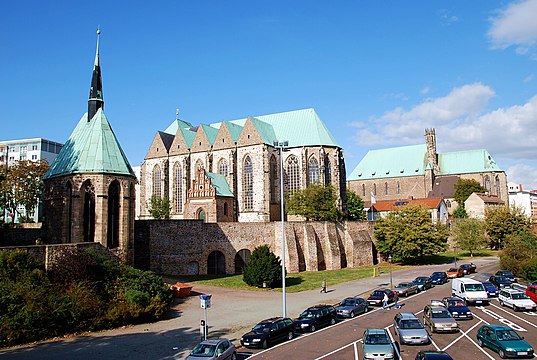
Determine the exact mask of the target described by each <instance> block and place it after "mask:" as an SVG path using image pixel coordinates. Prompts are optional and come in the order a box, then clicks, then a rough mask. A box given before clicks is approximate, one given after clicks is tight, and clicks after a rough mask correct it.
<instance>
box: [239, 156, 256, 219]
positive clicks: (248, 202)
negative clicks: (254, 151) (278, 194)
mask: <svg viewBox="0 0 537 360" xmlns="http://www.w3.org/2000/svg"><path fill="white" fill-rule="evenodd" d="M252 176H253V168H252V160H251V159H250V157H249V156H246V157H245V158H244V162H243V168H242V192H243V205H244V210H253V208H254V184H253V179H252Z"/></svg>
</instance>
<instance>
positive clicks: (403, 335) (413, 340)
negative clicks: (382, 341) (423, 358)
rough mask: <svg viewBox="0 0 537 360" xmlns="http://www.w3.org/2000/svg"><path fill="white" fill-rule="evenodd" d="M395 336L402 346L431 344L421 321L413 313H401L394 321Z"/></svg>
mask: <svg viewBox="0 0 537 360" xmlns="http://www.w3.org/2000/svg"><path fill="white" fill-rule="evenodd" d="M393 328H394V330H395V334H396V335H399V343H400V344H416V345H418V344H429V343H430V342H431V339H430V338H429V334H427V330H425V327H424V326H423V324H422V323H421V321H420V319H418V318H417V317H416V315H414V314H413V313H409V312H401V313H399V314H397V315H395V317H394V319H393Z"/></svg>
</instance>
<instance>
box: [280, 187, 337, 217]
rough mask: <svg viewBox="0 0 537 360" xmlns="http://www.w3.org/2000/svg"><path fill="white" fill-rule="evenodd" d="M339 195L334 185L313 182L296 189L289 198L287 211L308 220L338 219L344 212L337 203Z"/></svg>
mask: <svg viewBox="0 0 537 360" xmlns="http://www.w3.org/2000/svg"><path fill="white" fill-rule="evenodd" d="M336 201H337V197H336V192H335V190H334V187H333V186H332V185H328V186H323V185H321V184H319V183H315V184H312V185H310V186H308V187H307V188H305V189H299V190H297V191H295V192H294V193H293V194H291V196H290V197H289V199H288V200H287V212H288V213H289V214H291V215H301V216H304V217H305V218H306V220H313V221H322V220H324V221H337V220H339V219H341V218H342V217H343V213H342V212H341V210H339V208H338V207H337V205H336Z"/></svg>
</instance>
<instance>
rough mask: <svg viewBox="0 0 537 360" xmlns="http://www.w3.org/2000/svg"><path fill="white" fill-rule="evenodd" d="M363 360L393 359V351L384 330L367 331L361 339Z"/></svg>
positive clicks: (386, 332)
mask: <svg viewBox="0 0 537 360" xmlns="http://www.w3.org/2000/svg"><path fill="white" fill-rule="evenodd" d="M362 350H363V351H362V354H364V360H377V359H379V360H385V359H394V358H395V350H394V348H393V344H392V342H391V339H390V336H389V335H388V331H387V330H386V329H367V330H366V331H364V336H363V337H362Z"/></svg>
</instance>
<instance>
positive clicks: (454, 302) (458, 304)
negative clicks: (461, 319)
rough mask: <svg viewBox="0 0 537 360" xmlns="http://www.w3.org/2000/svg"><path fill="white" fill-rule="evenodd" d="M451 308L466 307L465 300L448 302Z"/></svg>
mask: <svg viewBox="0 0 537 360" xmlns="http://www.w3.org/2000/svg"><path fill="white" fill-rule="evenodd" d="M448 305H449V306H466V303H465V302H464V300H450V301H448Z"/></svg>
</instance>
